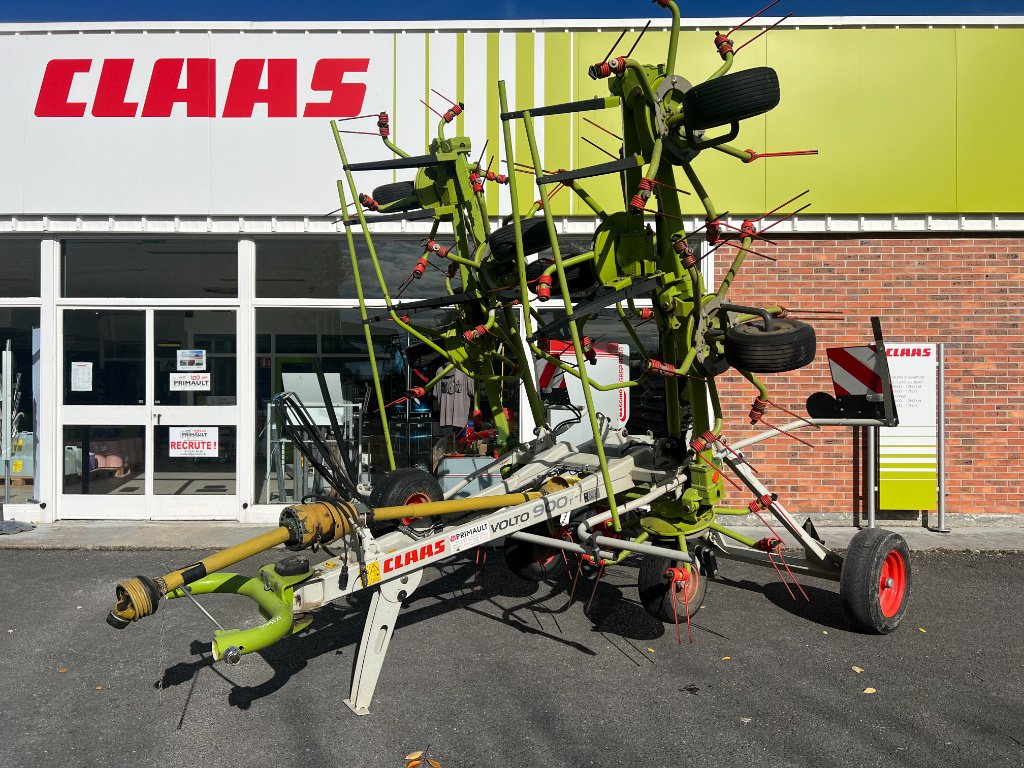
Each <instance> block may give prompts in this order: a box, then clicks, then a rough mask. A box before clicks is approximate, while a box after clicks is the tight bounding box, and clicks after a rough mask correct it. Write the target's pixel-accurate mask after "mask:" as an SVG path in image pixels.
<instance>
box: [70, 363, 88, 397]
mask: <svg viewBox="0 0 1024 768" xmlns="http://www.w3.org/2000/svg"><path fill="white" fill-rule="evenodd" d="M71 391H72V392H92V363H72V364H71Z"/></svg>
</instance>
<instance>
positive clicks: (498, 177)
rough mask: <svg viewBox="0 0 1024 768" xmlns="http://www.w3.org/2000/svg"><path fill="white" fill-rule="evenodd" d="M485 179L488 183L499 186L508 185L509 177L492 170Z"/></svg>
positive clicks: (485, 175)
mask: <svg viewBox="0 0 1024 768" xmlns="http://www.w3.org/2000/svg"><path fill="white" fill-rule="evenodd" d="M484 178H485V179H487V180H488V181H494V182H497V183H498V184H508V176H506V175H505V174H503V173H495V172H494V171H492V170H488V171H487V173H486V174H484Z"/></svg>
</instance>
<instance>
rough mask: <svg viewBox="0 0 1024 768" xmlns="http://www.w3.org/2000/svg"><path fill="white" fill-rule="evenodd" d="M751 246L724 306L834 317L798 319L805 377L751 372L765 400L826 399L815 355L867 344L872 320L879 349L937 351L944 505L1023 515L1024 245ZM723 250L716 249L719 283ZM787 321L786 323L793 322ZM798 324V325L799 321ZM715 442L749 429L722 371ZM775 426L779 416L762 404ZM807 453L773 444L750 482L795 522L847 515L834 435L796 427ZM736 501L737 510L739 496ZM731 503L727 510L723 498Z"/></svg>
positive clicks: (741, 399)
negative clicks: (759, 377) (913, 346)
mask: <svg viewBox="0 0 1024 768" xmlns="http://www.w3.org/2000/svg"><path fill="white" fill-rule="evenodd" d="M776 243H777V245H775V246H772V245H767V244H764V243H759V244H756V245H755V246H754V248H755V249H756V250H757V251H758V252H761V253H765V254H768V255H771V256H774V257H776V258H777V259H778V261H777V262H770V261H767V260H766V259H762V258H758V257H756V256H748V257H747V260H746V262H745V263H744V265H743V268H742V269H741V270H740V273H739V277H738V279H737V280H736V281H735V282H734V284H733V288H732V289H731V291H730V294H729V296H730V300H731V301H733V302H735V303H746V304H755V305H761V306H768V305H771V304H776V303H779V304H783V305H785V306H787V307H791V308H799V309H818V310H840V311H842V313H843V316H842V317H840V318H836V319H832V318H829V319H822V318H814V319H809V322H811V323H812V324H813V325H814V327H815V329H816V331H817V337H818V356H817V358H816V359H815V362H814V363H813V364H812V365H810V366H808V367H807V368H804V369H801V370H799V371H794V372H792V373H788V374H774V375H768V376H765V377H764V379H765V381H766V383H767V386H768V390H769V393H770V395H771V397H772V399H773V400H774V401H775V402H778V403H779V404H780V405H784V406H785V407H786V408H788V409H790V410H791V411H795V412H797V413H800V414H805V413H806V411H805V408H804V403H805V401H806V398H807V396H808V395H809V394H811V393H812V392H816V391H819V390H820V391H825V392H829V393H831V392H832V386H831V379H830V377H829V373H828V363H827V361H826V358H825V353H824V349H825V347H831V346H848V345H855V344H867V343H870V341H871V326H870V323H869V319H868V318H869V317H870V316H871V315H878V316H879V317H880V318H881V321H882V329H883V331H884V333H885V338H886V340H887V341H892V342H897V341H911V342H914V341H916V342H944V343H945V345H946V347H945V349H946V414H947V416H946V424H947V433H946V434H947V441H946V446H947V449H946V470H947V497H946V505H947V506H946V509H947V512H950V513H971V514H979V513H1013V512H1024V493H1022V491H1021V480H1020V479H1019V478H1020V476H1021V474H1022V471H1021V468H1020V461H1019V457H1020V455H1021V453H1022V452H1024V429H1022V426H1021V423H1022V420H1024V394H1022V390H1024V269H1022V264H1021V254H1022V252H1024V237H986V238H982V237H976V236H974V235H965V236H955V237H949V236H943V237H928V236H921V237H915V238H906V237H891V238H890V237H871V238H864V237H853V238H848V239H828V240H825V239H792V240H776ZM734 253H735V249H733V248H730V247H724V248H721V249H719V250H718V251H717V252H716V262H717V263H716V269H717V272H718V276H719V279H721V275H722V274H724V272H725V270H726V269H727V268H728V261H729V259H731V258H732V255H733V254H734ZM794 316H796V315H794ZM805 319H807V318H805ZM719 383H720V385H721V387H722V389H723V397H722V399H723V408H724V411H725V417H726V434H727V435H729V436H731V437H732V439H739V438H740V437H741V436H746V435H748V434H750V433H751V430H753V429H755V428H754V427H750V426H749V422H748V420H747V419H746V418H745V416H746V414H747V411H748V410H749V407H750V403H751V401H752V399H753V396H754V394H755V390H754V389H753V388H752V387H751V386H750V384H749V383H747V382H746V381H745V380H744V379H743V378H742V377H740V376H739V375H737V374H735V372H733V371H730V372H728V373H727V374H725V375H723V376H721V377H719ZM767 418H768V419H769V420H771V421H772V422H773V423H777V424H782V423H784V422H785V421H789V420H791V417H789V416H787V415H786V414H783V413H780V412H778V411H776V410H775V409H771V408H770V409H769V411H768V414H767ZM798 434H799V435H800V436H801V437H803V438H804V439H805V440H807V441H808V442H810V443H811V444H812V445H813V448H808V447H806V446H802V445H800V444H798V443H796V442H794V441H792V440H790V439H788V438H784V437H779V438H775V439H772V440H770V441H767V442H766V443H761V444H759V445H757V446H752V447H751V448H750V449H748V451H747V453H748V455H749V457H750V460H751V463H752V464H753V466H754V467H755V468H757V470H758V471H759V472H760V474H761V477H762V479H763V480H764V481H765V482H766V483H767V484H768V485H769V487H770V488H772V490H774V491H776V492H777V493H779V495H780V499H781V500H782V501H783V503H785V504H786V505H787V507H788V508H790V509H791V510H794V511H796V512H799V513H813V512H847V513H848V512H851V511H852V510H854V509H858V508H859V505H860V502H859V486H858V479H857V478H856V476H855V471H854V464H853V456H854V455H855V452H854V451H855V447H854V444H853V438H852V436H851V430H850V429H848V428H836V427H832V428H826V429H822V430H820V431H816V432H815V431H811V430H801V431H799V432H798ZM748 496H749V494H746V493H744V494H743V498H742V501H743V502H744V503H745V502H746V501H747V500H748V498H747V497H748ZM730 501H732V502H737V501H740V499H739V498H738V494H735V493H734V494H732V498H731V499H730Z"/></svg>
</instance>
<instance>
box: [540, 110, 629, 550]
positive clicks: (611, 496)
mask: <svg viewBox="0 0 1024 768" xmlns="http://www.w3.org/2000/svg"><path fill="white" fill-rule="evenodd" d="M523 127H524V128H525V129H526V141H527V143H528V144H529V146H530V155H531V157H532V159H533V170H534V174H535V176H536V178H537V179H540V178H541V177H542V176H543V170H542V169H543V164H542V163H541V159H540V150H539V149H538V148H537V138H536V136H535V135H534V131H533V118H532V117H531V115H530V113H529V112H524V113H523ZM544 221H545V223H547V228H548V238H549V239H550V240H551V254H552V255H553V256H554V257H555V264H556V265H557V268H558V283H559V287H560V288H561V291H562V301H563V302H564V304H565V314H566V316H567V317H568V319H569V334H570V335H571V336H572V344H573V349H574V350H575V352H576V363H577V365H578V366H579V370H578V371H577V374H576V375H578V376H579V378H580V382H581V383H582V384H583V398H584V400H586V403H587V418H588V419H589V421H590V428H591V430H593V434H594V447H595V449H596V450H597V460H598V462H599V463H600V465H601V476H602V478H603V479H604V487H605V491H606V494H607V499H608V511H609V512H611V515H612V526H613V527H614V529H615V530H616V531H621V530H622V524H621V523H620V521H619V510H618V507H617V505H616V504H615V493H614V492H613V490H612V478H611V474H610V473H609V470H608V459H607V458H606V457H605V453H604V442H603V441H602V440H601V429H600V427H599V426H598V424H597V414H596V413H595V412H594V396H593V395H592V394H591V392H590V377H589V376H587V371H586V364H587V360H586V358H585V357H584V355H583V345H582V344H581V343H580V332H579V329H578V328H577V327H576V319H575V318H574V317H573V314H572V299H571V298H570V296H569V285H568V283H567V281H566V277H565V266H564V264H563V263H562V253H561V249H560V248H559V247H558V233H557V232H556V231H555V221H554V219H553V218H552V217H551V211H550V209H549V208H548V207H547V206H544Z"/></svg>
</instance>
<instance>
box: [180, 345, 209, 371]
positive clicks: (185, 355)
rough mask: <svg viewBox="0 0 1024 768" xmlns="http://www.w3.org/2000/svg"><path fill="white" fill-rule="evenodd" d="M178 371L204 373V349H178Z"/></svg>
mask: <svg viewBox="0 0 1024 768" xmlns="http://www.w3.org/2000/svg"><path fill="white" fill-rule="evenodd" d="M178 370H179V371H205V370H206V350H205V349H179V350H178Z"/></svg>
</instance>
